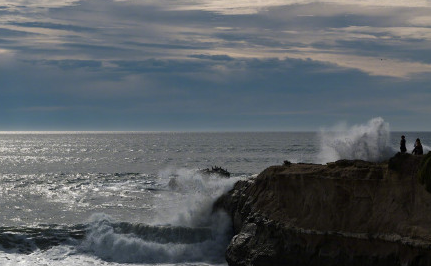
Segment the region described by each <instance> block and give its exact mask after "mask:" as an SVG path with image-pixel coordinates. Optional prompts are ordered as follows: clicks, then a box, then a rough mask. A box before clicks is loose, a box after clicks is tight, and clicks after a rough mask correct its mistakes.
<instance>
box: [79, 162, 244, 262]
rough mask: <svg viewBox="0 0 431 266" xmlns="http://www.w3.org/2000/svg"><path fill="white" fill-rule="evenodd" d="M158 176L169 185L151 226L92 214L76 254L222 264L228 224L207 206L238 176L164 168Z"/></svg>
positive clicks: (116, 259) (109, 258) (226, 218)
mask: <svg viewBox="0 0 431 266" xmlns="http://www.w3.org/2000/svg"><path fill="white" fill-rule="evenodd" d="M159 175H160V178H161V179H163V180H169V183H168V184H166V189H167V190H166V191H164V192H163V193H161V194H159V195H160V197H159V200H158V201H157V202H156V203H155V208H156V209H158V215H156V216H155V218H154V220H153V222H152V223H151V225H130V224H126V223H118V222H116V221H115V220H113V219H112V218H111V217H109V216H107V215H95V216H93V217H92V220H91V221H90V230H89V232H88V234H87V236H86V239H85V241H84V242H83V244H82V246H81V249H82V251H85V252H90V253H92V254H94V255H96V256H97V257H99V258H101V259H103V260H105V261H111V262H120V263H150V264H153V263H156V264H159V263H195V262H203V263H211V264H214V263H224V262H225V261H224V253H225V251H226V247H227V245H228V243H229V241H230V239H231V237H232V225H231V220H230V217H229V216H228V215H227V214H226V213H225V212H222V211H219V212H214V211H213V204H214V201H215V200H216V199H217V198H218V197H220V196H221V195H222V194H223V193H225V192H227V191H228V190H229V189H231V188H232V187H233V184H234V183H235V182H236V181H238V178H220V177H218V176H215V175H210V176H206V175H202V174H200V173H199V172H198V171H196V170H191V169H167V170H165V171H162V172H161V173H160V174H159Z"/></svg>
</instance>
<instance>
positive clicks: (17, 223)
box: [0, 132, 431, 265]
mask: <svg viewBox="0 0 431 266" xmlns="http://www.w3.org/2000/svg"><path fill="white" fill-rule="evenodd" d="M402 134H405V135H406V136H407V141H408V148H409V150H411V148H412V145H413V144H412V140H413V139H415V138H417V137H420V138H421V139H422V142H423V143H424V144H425V145H427V144H430V143H431V134H430V133H402ZM378 135H379V136H380V134H378ZM383 135H384V134H383ZM400 135H401V133H392V134H391V135H389V136H390V137H389V139H388V140H387V145H386V146H388V147H389V148H390V149H391V150H390V151H393V153H395V151H396V150H397V149H398V143H399V136H400ZM367 136H368V135H367ZM343 138H346V136H345V135H343ZM365 139H367V138H365ZM322 140H325V141H328V138H327V137H326V138H322V135H321V134H318V133H310V132H308V133H307V132H300V133H293V132H275V133H85V132H68V133H46V132H45V133H40V132H39V133H32V134H29V133H20V134H11V133H3V134H0V208H1V215H0V245H1V246H0V250H1V251H0V265H63V264H66V265H123V264H126V263H133V264H136V265H155V264H157V265H219V264H225V260H224V251H225V248H226V246H227V243H228V242H229V240H230V237H231V236H232V233H231V225H230V220H229V218H228V217H227V216H226V214H223V213H216V214H213V213H212V209H211V206H212V203H213V202H214V200H215V199H216V198H217V197H218V196H220V195H221V194H223V193H224V192H226V191H227V190H229V189H231V188H232V186H233V184H234V183H235V182H236V181H237V180H239V179H244V178H249V177H250V176H253V175H256V174H258V173H259V172H261V171H262V170H263V169H265V168H266V167H268V166H270V165H275V164H281V163H282V162H283V161H284V160H290V161H292V162H321V160H322ZM360 140H361V141H360V142H355V141H354V140H352V141H350V140H349V141H348V142H346V141H345V140H343V141H344V142H340V140H339V139H337V140H336V141H334V143H336V144H337V145H340V143H349V145H352V146H351V147H350V148H351V149H355V145H356V143H360V145H364V139H360ZM329 141H331V140H329ZM365 143H367V141H365ZM345 145H347V144H345ZM329 146H331V145H329ZM331 147H332V146H331ZM425 149H426V150H427V149H429V148H428V147H427V146H425ZM340 154H341V153H340ZM332 155H333V154H332ZM214 165H217V166H222V167H224V168H227V170H229V171H230V172H231V173H232V177H231V178H230V179H224V178H220V177H216V176H209V177H208V176H202V175H201V174H199V172H198V171H197V170H198V169H202V168H207V167H211V166H214Z"/></svg>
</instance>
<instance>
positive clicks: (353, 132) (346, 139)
mask: <svg viewBox="0 0 431 266" xmlns="http://www.w3.org/2000/svg"><path fill="white" fill-rule="evenodd" d="M389 139H390V129H389V124H388V123H386V122H385V121H384V120H383V118H381V117H376V118H373V119H371V120H370V121H368V123H367V124H365V125H355V126H352V127H350V128H347V127H346V126H343V125H341V126H338V127H337V128H334V129H332V130H321V132H320V141H321V143H320V153H319V155H318V160H319V162H321V163H327V162H332V161H336V160H340V159H349V160H354V159H359V160H366V161H371V162H378V161H383V160H385V159H388V158H389V157H390V156H392V155H393V154H394V152H395V151H394V150H393V148H391V147H390V145H389Z"/></svg>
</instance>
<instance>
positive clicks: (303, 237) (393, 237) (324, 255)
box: [214, 154, 431, 266]
mask: <svg viewBox="0 0 431 266" xmlns="http://www.w3.org/2000/svg"><path fill="white" fill-rule="evenodd" d="M430 156H431V155H430ZM422 159H423V156H412V155H409V154H401V155H398V154H397V155H396V156H395V157H394V158H392V159H391V160H389V161H388V162H382V163H370V162H365V161H359V160H354V161H348V160H341V161H337V162H334V163H330V164H328V165H316V164H290V165H284V166H272V167H269V168H267V169H266V170H264V171H263V172H262V173H261V174H260V175H259V176H257V177H256V178H253V179H250V180H244V181H240V182H238V183H236V184H235V187H234V189H233V190H232V191H230V192H229V193H228V194H226V195H224V196H223V197H221V198H220V199H219V200H218V201H217V202H216V204H215V205H214V207H215V208H223V209H225V210H226V211H227V212H228V213H229V214H230V216H231V218H232V222H233V227H234V232H235V236H234V237H233V239H232V241H231V243H230V245H229V247H228V249H227V251H226V260H227V262H228V263H229V265H231V266H249V265H253V266H254V265H256V266H258V265H259V266H260V265H262V266H264V265H271V266H277V265H299V266H305V265H325V266H328V265H349V266H356V265H376V266H377V265H391V266H393V265H406V266H409V265H431V194H430V193H428V192H427V191H426V190H425V188H424V186H422V185H420V184H419V182H418V179H417V177H416V173H417V171H418V169H419V167H420V165H421V161H422ZM430 162H431V160H430Z"/></svg>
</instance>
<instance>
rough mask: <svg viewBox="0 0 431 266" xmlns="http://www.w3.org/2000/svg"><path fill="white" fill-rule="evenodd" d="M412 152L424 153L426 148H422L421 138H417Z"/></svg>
mask: <svg viewBox="0 0 431 266" xmlns="http://www.w3.org/2000/svg"><path fill="white" fill-rule="evenodd" d="M412 153H413V154H416V155H422V154H424V150H423V148H422V144H421V140H420V139H416V142H415V148H414V149H413V151H412Z"/></svg>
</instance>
